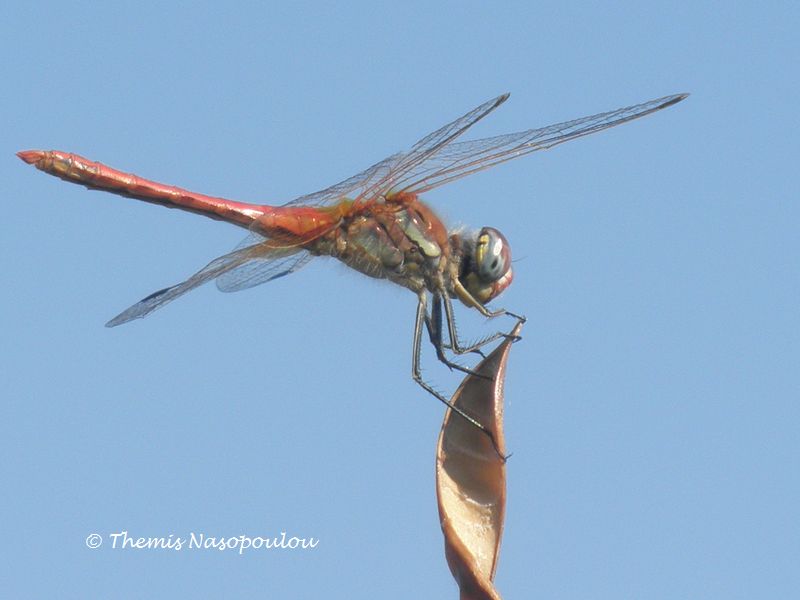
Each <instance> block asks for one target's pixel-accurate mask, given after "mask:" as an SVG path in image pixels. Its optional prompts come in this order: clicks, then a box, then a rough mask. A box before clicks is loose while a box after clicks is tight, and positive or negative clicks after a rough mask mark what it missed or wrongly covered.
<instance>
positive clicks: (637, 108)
mask: <svg viewBox="0 0 800 600" xmlns="http://www.w3.org/2000/svg"><path fill="white" fill-rule="evenodd" d="M687 96H688V94H675V95H672V96H664V97H663V98H657V99H655V100H650V101H648V102H643V103H642V104H636V105H634V106H628V107H625V108H620V109H617V110H613V111H609V112H604V113H599V114H596V115H592V116H589V117H583V118H582V119H575V120H574V121H565V122H564V123H557V124H555V125H549V126H547V127H542V128H539V129H528V130H527V131H520V132H517V133H509V134H506V135H498V136H495V137H490V138H485V139H482V140H474V141H466V142H459V143H454V144H450V145H448V146H446V147H444V148H441V149H440V150H439V151H438V152H436V153H435V154H433V155H431V156H429V157H428V158H427V160H424V161H423V162H417V163H416V164H415V165H414V167H413V168H412V169H409V170H406V171H405V172H404V173H403V174H402V176H399V177H397V178H396V179H395V183H394V188H393V189H392V192H393V193H399V192H413V193H416V194H421V193H423V192H427V191H428V190H431V189H433V188H436V187H439V186H440V185H443V184H445V183H448V182H450V181H453V180H454V179H459V178H461V177H465V176H466V175H470V174H472V173H475V172H477V171H482V170H484V169H488V168H490V167H493V166H495V165H498V164H500V163H503V162H506V161H507V160H511V159H513V158H518V157H520V156H525V155H526V154H530V153H531V152H536V151H537V150H544V149H547V148H552V147H553V146H557V145H558V144H563V143H564V142H568V141H570V140H574V139H576V138H579V137H583V136H585V135H589V134H591V133H595V132H598V131H603V130H604V129H608V128H609V127H614V126H616V125H620V124H622V123H627V122H628V121H632V120H634V119H638V118H640V117H644V116H645V115H649V114H651V113H654V112H656V111H658V110H661V109H662V108H666V107H668V106H672V105H673V104H676V103H678V102H680V101H681V100H683V99H684V98H686V97H687Z"/></svg>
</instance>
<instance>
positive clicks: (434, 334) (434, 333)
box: [425, 294, 490, 379]
mask: <svg viewBox="0 0 800 600" xmlns="http://www.w3.org/2000/svg"><path fill="white" fill-rule="evenodd" d="M425 326H426V327H427V329H428V335H429V336H430V338H431V344H433V347H434V348H435V349H436V357H437V358H438V359H439V361H440V362H441V363H443V364H444V365H446V366H447V367H448V368H449V369H450V370H453V369H455V370H456V371H461V372H462V373H466V374H468V375H474V376H476V377H483V378H486V379H490V378H489V377H486V376H485V375H482V374H480V373H477V372H476V371H473V370H472V369H470V368H468V367H465V366H463V365H460V364H458V363H457V362H454V361H452V360H450V359H449V358H447V356H446V355H445V353H444V351H445V349H448V350H450V349H452V345H447V344H445V343H444V341H443V340H442V337H443V329H442V298H441V296H440V295H439V294H434V296H433V306H432V307H431V316H430V317H428V313H427V311H426V312H425Z"/></svg>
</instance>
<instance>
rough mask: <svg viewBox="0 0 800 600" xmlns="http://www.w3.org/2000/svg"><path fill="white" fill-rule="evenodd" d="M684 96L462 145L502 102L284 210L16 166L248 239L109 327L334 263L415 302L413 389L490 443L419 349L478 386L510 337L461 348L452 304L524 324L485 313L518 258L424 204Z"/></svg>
mask: <svg viewBox="0 0 800 600" xmlns="http://www.w3.org/2000/svg"><path fill="white" fill-rule="evenodd" d="M687 96H688V94H674V95H670V96H664V97H662V98H657V99H655V100H650V101H647V102H643V103H640V104H636V105H633V106H628V107H625V108H620V109H617V110H612V111H608V112H603V113H598V114H595V115H592V116H588V117H583V118H580V119H575V120H571V121H565V122H563V123H557V124H554V125H548V126H546V127H540V128H536V129H527V130H524V131H519V132H516V133H509V134H505V135H498V136H493V137H488V138H484V139H477V140H470V141H461V140H459V138H460V137H461V136H462V135H463V134H464V133H465V132H466V131H467V130H468V129H470V128H471V127H472V126H473V125H475V124H476V123H477V122H478V121H480V120H481V119H483V118H484V117H486V116H487V115H488V114H489V113H491V112H492V111H494V110H495V109H496V108H497V107H499V106H500V105H501V104H503V103H504V102H505V101H506V100H507V99H508V97H509V95H508V94H503V95H501V96H498V97H497V98H494V99H492V100H489V101H488V102H485V103H483V104H481V105H480V106H478V107H476V108H474V109H473V110H470V111H469V112H467V113H466V114H464V115H463V116H461V117H459V118H457V119H455V120H454V121H452V122H450V123H448V124H447V125H444V126H443V127H440V128H439V129H437V130H436V131H434V132H432V133H430V134H428V135H426V136H425V137H423V138H422V139H420V140H419V141H418V142H417V143H415V144H414V145H413V146H412V147H411V149H410V150H408V151H406V152H399V153H397V154H393V155H392V156H389V157H388V158H385V159H384V160H381V161H380V162H378V163H376V164H374V165H372V166H371V167H369V168H368V169H366V170H364V171H362V172H361V173H359V174H357V175H355V176H353V177H350V178H348V179H345V180H344V181H342V182H340V183H337V184H336V185H333V186H331V187H328V188H326V189H324V190H321V191H318V192H314V193H312V194H308V195H305V196H301V197H299V198H296V199H294V200H292V201H291V202H288V203H287V204H284V205H282V206H272V205H265V204H251V203H244V202H237V201H234V200H228V199H225V198H219V197H213V196H206V195H204V194H199V193H195V192H190V191H188V190H185V189H182V188H180V187H176V186H172V185H166V184H162V183H157V182H155V181H150V180H148V179H144V178H142V177H139V176H137V175H134V174H131V173H126V172H123V171H119V170H117V169H114V168H111V167H108V166H106V165H104V164H102V163H99V162H94V161H91V160H88V159H86V158H83V157H82V156H78V155H77V154H73V153H68V152H62V151H58V150H49V151H43V150H25V151H21V152H18V153H17V155H18V156H19V158H21V159H22V160H23V161H25V162H26V163H28V164H31V165H34V166H35V167H36V168H37V169H39V170H41V171H44V172H45V173H48V174H50V175H54V176H56V177H59V178H61V179H63V180H65V181H68V182H71V183H76V184H81V185H84V186H86V187H87V188H89V189H90V190H101V191H106V192H111V193H113V194H118V195H120V196H126V197H128V198H134V199H136V200H142V201H145V202H150V203H153V204H159V205H161V206H165V207H168V208H177V209H180V210H184V211H189V212H193V213H197V214H200V215H203V216H206V217H210V218H212V219H216V220H220V221H225V222H227V223H231V224H233V225H236V226H239V227H242V228H244V229H247V230H248V235H247V237H246V238H245V239H244V241H243V242H242V243H241V244H239V245H238V246H237V247H236V248H235V249H234V250H233V251H232V252H229V253H227V254H225V255H223V256H220V257H218V258H216V259H214V260H212V261H211V262H210V263H208V264H207V265H206V266H205V267H203V268H202V269H200V270H199V271H198V272H197V273H195V274H194V275H192V276H191V277H189V278H188V279H186V280H185V281H183V282H181V283H179V284H177V285H173V286H170V287H167V288H164V289H162V290H159V291H157V292H155V293H153V294H150V295H149V296H147V297H146V298H144V299H142V300H141V301H139V302H137V303H136V304H134V305H133V306H131V307H130V308H128V309H127V310H125V311H123V312H122V313H120V314H119V315H117V316H116V317H114V318H113V319H111V320H110V321H109V322H108V323H107V324H106V325H107V326H108V327H115V326H117V325H121V324H123V323H127V322H128V321H132V320H134V319H139V318H142V317H145V316H147V315H149V314H150V313H152V312H153V311H155V310H156V309H158V308H161V307H162V306H164V305H166V304H168V303H170V302H172V301H173V300H175V299H176V298H178V297H179V296H182V295H183V294H185V293H187V292H189V291H191V290H193V289H195V288H196V287H198V286H200V285H202V284H204V283H207V282H209V281H211V280H215V281H216V285H217V287H218V288H219V289H220V290H221V291H223V292H235V291H239V290H243V289H247V288H251V287H253V286H256V285H259V284H262V283H266V282H269V281H274V280H275V279H278V278H281V277H284V276H286V275H289V274H291V273H294V272H296V271H298V270H299V269H301V268H302V267H303V266H304V265H306V264H307V263H308V262H309V261H310V260H311V259H312V258H313V257H315V256H330V257H333V258H336V259H338V260H340V261H341V262H343V263H344V264H346V265H347V266H348V267H351V268H353V269H355V270H356V271H359V272H361V273H363V274H365V275H367V276H370V277H373V278H378V279H386V280H388V281H390V282H392V283H395V284H397V285H400V286H402V287H404V288H406V289H408V290H410V291H411V292H413V293H414V294H415V295H416V297H417V310H416V317H415V321H414V334H413V346H412V361H411V363H412V369H411V372H412V377H413V379H414V381H416V383H418V384H419V385H420V386H421V387H422V388H423V389H425V390H426V391H427V392H428V393H430V394H431V395H433V396H434V397H436V398H437V399H438V400H440V401H441V402H443V403H444V404H446V405H447V406H448V407H450V409H451V410H453V411H455V412H456V413H458V414H460V415H461V416H462V417H464V418H465V419H467V420H468V421H469V422H470V423H472V424H473V425H475V426H476V427H478V428H479V429H481V430H483V431H484V432H485V433H487V435H489V436H490V437H491V434H490V433H489V432H488V430H487V429H486V428H485V427H483V425H482V424H481V423H479V422H478V420H477V419H475V418H473V417H472V416H470V415H468V414H466V413H465V412H463V411H461V410H460V409H458V408H457V407H455V406H453V405H452V404H451V403H450V401H449V400H448V399H447V398H445V396H444V395H443V394H442V393H441V392H439V391H437V390H436V389H435V388H434V387H433V386H432V385H430V384H429V383H428V382H427V381H425V379H424V378H423V377H422V374H421V368H420V354H421V344H422V337H423V330H426V331H427V333H428V337H429V338H430V340H431V343H432V345H433V347H434V349H435V351H436V355H437V358H438V359H439V360H440V361H441V362H442V363H444V364H445V365H447V366H448V367H449V368H450V369H456V370H460V371H464V372H466V373H470V374H474V373H473V372H472V371H471V370H470V369H469V368H467V367H464V366H462V365H460V364H459V363H458V362H456V360H455V359H456V356H459V355H464V354H467V353H470V352H478V353H480V352H481V351H480V348H482V347H483V346H485V345H486V344H488V343H491V342H493V341H495V340H497V339H500V338H502V337H504V336H509V335H510V334H509V333H504V332H497V333H495V334H493V335H490V336H487V337H484V338H483V339H481V340H479V341H477V342H474V343H464V342H462V341H461V340H460V339H459V336H458V332H457V328H456V319H455V310H454V307H453V300H458V301H459V302H460V303H461V304H463V305H465V306H466V307H468V308H470V309H474V310H476V311H478V312H479V313H480V314H481V315H483V316H484V317H488V318H495V317H499V316H501V315H508V316H510V317H513V318H515V319H516V320H517V321H518V322H522V321H524V320H525V317H523V316H522V315H520V314H517V313H512V312H510V311H507V310H504V309H502V308H499V309H490V308H489V307H488V306H487V305H488V304H489V303H490V302H491V301H492V300H494V299H495V298H497V297H498V296H499V295H500V294H501V293H502V292H503V291H504V290H505V289H507V288H508V286H509V285H510V284H511V282H512V279H513V271H512V265H511V248H510V245H509V242H508V240H507V239H506V238H505V237H504V236H503V234H502V233H500V231H498V230H497V229H495V228H493V227H483V228H481V229H479V230H477V231H472V232H465V231H462V230H460V229H459V230H457V229H452V230H448V228H447V227H446V226H445V224H444V223H443V222H442V221H441V220H440V219H439V217H438V216H437V215H436V213H435V212H434V211H433V209H432V208H430V207H429V206H428V205H427V204H426V203H425V202H423V201H422V200H421V199H420V196H421V195H422V194H424V193H426V192H429V191H431V190H433V189H435V188H438V187H439V186H442V185H444V184H446V183H450V182H451V181H455V180H457V179H460V178H462V177H466V176H467V175H471V174H473V173H477V172H478V171H483V170H485V169H488V168H490V167H494V166H495V165H498V164H500V163H504V162H506V161H509V160H512V159H515V158H519V157H521V156H525V155H527V154H530V153H532V152H537V151H539V150H545V149H548V148H552V147H554V146H557V145H559V144H563V143H564V142H568V141H570V140H574V139H577V138H579V137H583V136H586V135H589V134H592V133H596V132H598V131H603V130H604V129H608V128H610V127H614V126H616V125H620V124H622V123H626V122H628V121H632V120H634V119H638V118H640V117H643V116H645V115H649V114H651V113H654V112H656V111H659V110H662V109H664V108H667V107H669V106H673V105H675V104H677V103H678V102H680V101H681V100H683V99H685V98H686V97H687ZM451 357H452V358H451Z"/></svg>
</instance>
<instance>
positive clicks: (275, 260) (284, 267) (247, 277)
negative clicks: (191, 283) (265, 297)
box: [216, 232, 313, 292]
mask: <svg viewBox="0 0 800 600" xmlns="http://www.w3.org/2000/svg"><path fill="white" fill-rule="evenodd" d="M251 246H261V247H262V248H268V251H267V252H264V253H263V254H258V253H256V254H255V255H254V256H253V257H251V258H248V259H247V260H245V261H244V262H243V263H242V264H239V265H236V266H234V267H232V268H231V269H229V270H226V271H225V272H223V273H222V274H221V275H219V276H217V281H216V283H217V289H219V290H220V291H221V292H238V291H240V290H246V289H248V288H251V287H254V286H257V285H261V284H262V283H267V282H268V281H272V280H273V279H278V278H279V277H284V276H286V275H290V274H291V273H294V272H295V271H299V270H300V269H302V268H303V267H304V266H305V265H306V264H307V263H308V261H310V260H311V259H312V258H313V256H312V255H311V254H309V253H308V252H307V251H305V250H303V249H302V248H300V247H298V246H286V247H269V241H268V239H267V238H265V237H264V236H262V235H259V234H258V233H256V232H250V235H249V236H248V237H246V238H245V239H244V240H243V241H242V243H241V244H239V246H237V248H236V249H237V250H238V249H239V248H247V247H251Z"/></svg>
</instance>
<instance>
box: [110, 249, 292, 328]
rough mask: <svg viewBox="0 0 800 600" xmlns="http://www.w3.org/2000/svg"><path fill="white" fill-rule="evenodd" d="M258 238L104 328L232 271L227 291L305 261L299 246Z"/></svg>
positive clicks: (143, 314) (272, 276) (284, 272)
mask: <svg viewBox="0 0 800 600" xmlns="http://www.w3.org/2000/svg"><path fill="white" fill-rule="evenodd" d="M261 239H262V240H263V241H260V242H257V243H255V244H250V245H245V246H243V247H240V248H238V249H236V250H234V251H233V252H229V253H228V254H225V255H223V256H220V257H219V258H215V259H214V260H212V261H211V262H210V263H208V264H207V265H206V266H205V267H203V268H202V269H200V270H199V271H198V272H197V273H195V274H194V275H192V276H191V277H189V279H187V280H186V281H184V282H182V283H179V284H177V285H173V286H171V287H168V288H164V289H163V290H159V291H157V292H155V293H153V294H150V295H149V296H147V297H146V298H144V299H142V300H140V301H139V302H137V303H136V304H134V305H133V306H131V307H130V308H128V309H127V310H125V311H123V312H122V313H120V314H118V315H117V316H116V317H114V318H113V319H111V320H110V321H109V322H108V323H106V327H116V326H117V325H122V324H123V323H127V322H128V321H133V320H134V319H141V318H143V317H146V316H147V315H149V314H150V313H151V312H153V311H154V310H156V309H158V308H161V307H162V306H164V305H165V304H169V303H170V302H172V301H173V300H175V299H176V298H179V297H180V296H183V295H184V294H185V293H186V292H189V291H191V290H193V289H195V288H196V287H198V286H201V285H203V284H204V283H207V282H208V281H211V280H212V279H216V278H217V277H220V276H222V275H225V274H226V273H229V272H233V271H234V270H238V271H237V273H238V275H236V276H235V277H231V278H230V280H227V287H229V288H230V290H229V291H233V290H234V289H245V288H246V287H251V285H256V284H257V283H263V282H265V281H269V280H270V279H275V278H276V277H280V276H282V275H287V274H288V273H291V272H292V271H296V270H297V269H299V268H300V266H302V264H304V263H303V261H304V255H307V253H306V252H305V251H304V250H302V248H298V247H296V246H295V247H287V246H275V245H273V244H272V243H271V240H268V239H265V238H261ZM255 264H257V266H258V267H259V269H258V270H257V272H256V271H254V270H253V269H252V267H249V266H248V265H255ZM267 272H269V273H270V276H267V275H266V274H267ZM256 278H258V281H256V282H255V283H251V282H253V281H255V280H256Z"/></svg>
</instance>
